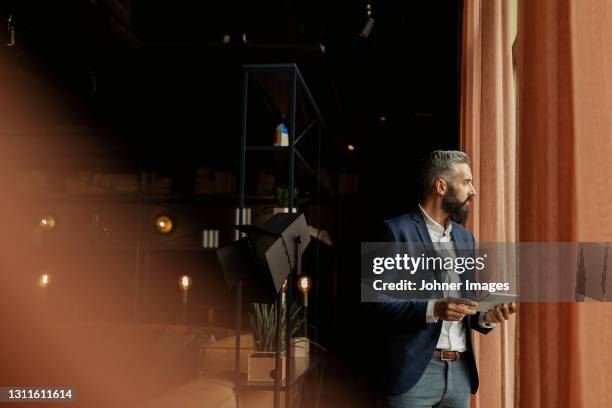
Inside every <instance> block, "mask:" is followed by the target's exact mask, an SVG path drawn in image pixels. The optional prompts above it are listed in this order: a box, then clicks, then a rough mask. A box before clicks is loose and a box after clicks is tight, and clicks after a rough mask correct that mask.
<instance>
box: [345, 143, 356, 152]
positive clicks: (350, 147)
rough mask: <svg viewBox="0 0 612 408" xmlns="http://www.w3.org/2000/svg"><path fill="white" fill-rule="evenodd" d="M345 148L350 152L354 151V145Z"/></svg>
mask: <svg viewBox="0 0 612 408" xmlns="http://www.w3.org/2000/svg"><path fill="white" fill-rule="evenodd" d="M346 148H347V149H348V150H349V151H351V152H352V151H354V150H355V145H352V144H350V145H347V146H346Z"/></svg>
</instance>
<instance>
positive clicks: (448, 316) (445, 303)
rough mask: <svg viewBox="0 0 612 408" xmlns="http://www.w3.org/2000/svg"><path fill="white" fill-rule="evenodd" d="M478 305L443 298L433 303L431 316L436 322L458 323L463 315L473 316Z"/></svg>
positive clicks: (463, 300)
mask: <svg viewBox="0 0 612 408" xmlns="http://www.w3.org/2000/svg"><path fill="white" fill-rule="evenodd" d="M477 307H478V303H477V302H474V301H471V300H467V299H460V298H450V297H449V298H443V299H438V300H436V301H435V302H434V309H433V315H434V317H435V318H436V320H440V319H442V320H447V321H451V322H458V321H460V320H462V319H463V318H464V317H465V315H475V314H476V308H477Z"/></svg>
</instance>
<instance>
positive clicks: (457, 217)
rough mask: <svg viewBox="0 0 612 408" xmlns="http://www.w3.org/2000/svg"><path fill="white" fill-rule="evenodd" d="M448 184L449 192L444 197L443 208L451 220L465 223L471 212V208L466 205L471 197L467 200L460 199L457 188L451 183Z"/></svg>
mask: <svg viewBox="0 0 612 408" xmlns="http://www.w3.org/2000/svg"><path fill="white" fill-rule="evenodd" d="M447 185H448V192H447V193H446V195H445V196H444V198H443V199H442V209H443V210H444V211H445V212H446V213H447V214H448V215H449V217H450V219H451V220H453V221H455V222H456V223H457V224H461V225H463V224H465V222H466V221H467V217H468V214H469V213H470V209H469V208H468V207H466V206H465V204H466V203H467V202H468V201H470V198H467V199H466V200H465V201H459V199H458V198H457V194H456V191H455V189H454V188H453V187H452V186H451V185H450V184H447Z"/></svg>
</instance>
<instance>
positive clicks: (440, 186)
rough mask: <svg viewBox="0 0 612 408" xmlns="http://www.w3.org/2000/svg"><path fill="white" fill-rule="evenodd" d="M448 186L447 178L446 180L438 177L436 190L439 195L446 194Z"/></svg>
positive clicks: (435, 184) (435, 185)
mask: <svg viewBox="0 0 612 408" xmlns="http://www.w3.org/2000/svg"><path fill="white" fill-rule="evenodd" d="M447 188H448V186H447V184H446V180H444V179H443V178H441V177H440V178H437V179H436V181H435V182H434V190H435V191H436V193H438V194H439V195H442V196H443V195H445V194H446V189H447Z"/></svg>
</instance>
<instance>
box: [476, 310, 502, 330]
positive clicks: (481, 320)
mask: <svg viewBox="0 0 612 408" xmlns="http://www.w3.org/2000/svg"><path fill="white" fill-rule="evenodd" d="M484 316H485V314H484V313H479V314H478V325H479V326H480V327H481V328H483V329H492V328H494V327H495V326H497V324H495V323H485V321H484Z"/></svg>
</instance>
